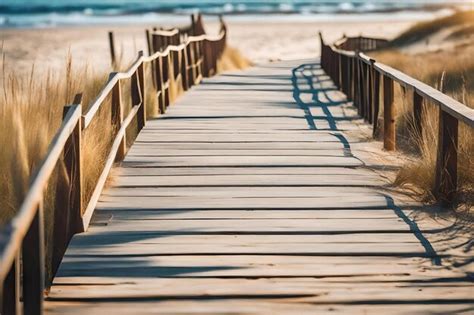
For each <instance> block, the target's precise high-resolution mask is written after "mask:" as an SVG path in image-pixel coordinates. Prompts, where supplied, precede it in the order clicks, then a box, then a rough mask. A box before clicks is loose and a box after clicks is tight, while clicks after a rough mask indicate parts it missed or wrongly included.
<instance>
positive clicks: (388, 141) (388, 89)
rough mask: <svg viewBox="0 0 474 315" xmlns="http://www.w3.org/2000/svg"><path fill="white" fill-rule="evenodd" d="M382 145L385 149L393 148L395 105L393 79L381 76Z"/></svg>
mask: <svg viewBox="0 0 474 315" xmlns="http://www.w3.org/2000/svg"><path fill="white" fill-rule="evenodd" d="M383 110H384V113H383V127H384V128H383V130H384V133H383V146H384V148H385V150H388V151H393V150H395V106H394V104H393V81H392V79H391V78H389V77H388V76H384V77H383Z"/></svg>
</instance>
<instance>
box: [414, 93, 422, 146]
mask: <svg viewBox="0 0 474 315" xmlns="http://www.w3.org/2000/svg"><path fill="white" fill-rule="evenodd" d="M422 111H423V97H422V96H421V95H419V94H418V93H417V92H416V90H414V91H413V127H414V129H415V133H416V134H417V135H418V136H419V137H421V136H422V131H423V129H422V128H423V125H422V117H421V115H422Z"/></svg>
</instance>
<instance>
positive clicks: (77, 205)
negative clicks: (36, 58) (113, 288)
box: [0, 22, 226, 315]
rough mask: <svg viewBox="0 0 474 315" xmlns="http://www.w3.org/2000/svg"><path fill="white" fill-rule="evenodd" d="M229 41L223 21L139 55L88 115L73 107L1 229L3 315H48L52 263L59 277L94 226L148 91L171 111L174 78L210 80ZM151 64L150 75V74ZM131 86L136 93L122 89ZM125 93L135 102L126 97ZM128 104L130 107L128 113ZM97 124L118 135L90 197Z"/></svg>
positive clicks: (185, 83)
mask: <svg viewBox="0 0 474 315" xmlns="http://www.w3.org/2000/svg"><path fill="white" fill-rule="evenodd" d="M225 44H226V27H225V25H224V24H223V22H222V27H221V32H220V33H219V35H217V36H214V37H213V36H207V35H200V36H188V37H187V38H186V40H185V41H184V42H181V43H174V45H169V46H167V47H166V48H165V49H161V50H159V51H158V50H157V51H156V52H154V53H153V54H151V55H149V56H144V54H143V53H142V52H140V53H139V54H138V57H137V59H136V60H135V62H133V64H132V65H131V66H130V67H129V69H128V70H127V71H126V72H118V73H117V72H115V73H111V74H110V76H109V79H108V81H107V83H106V84H105V86H104V88H103V89H102V90H101V91H100V93H99V94H98V96H97V98H96V99H95V100H94V102H93V103H92V104H91V105H90V106H89V107H88V109H87V112H86V113H85V114H82V108H81V96H80V95H77V96H76V98H75V100H74V103H73V105H70V106H66V107H65V108H64V119H63V122H62V125H61V127H60V128H59V130H58V132H57V133H56V135H55V137H54V138H53V140H52V142H51V144H50V146H49V149H48V153H47V155H46V157H45V159H44V160H43V161H42V163H41V164H40V166H39V168H38V169H37V170H36V172H35V174H34V175H33V177H32V181H31V185H30V187H29V190H28V192H27V194H26V197H25V199H24V201H23V203H22V204H21V207H20V209H19V210H18V212H17V214H16V215H15V217H14V218H13V219H12V220H11V222H9V223H8V224H6V225H5V226H4V227H3V228H2V230H1V231H0V257H1V258H0V259H1V260H0V281H1V282H0V283H1V286H0V287H1V289H2V292H1V295H0V298H1V308H0V310H1V314H4V315H7V314H20V313H24V314H28V315H30V314H42V312H43V298H44V287H45V270H46V267H47V265H48V264H51V265H52V266H51V267H52V270H53V273H54V271H55V270H56V269H57V267H58V266H59V263H60V261H61V258H62V256H63V255H64V252H65V250H66V247H67V244H68V242H69V240H70V238H71V237H72V235H73V234H75V233H78V232H81V231H84V230H86V229H87V227H88V225H89V222H90V219H91V217H92V214H93V211H94V209H95V206H96V204H97V201H98V199H99V196H100V194H101V192H102V189H103V187H104V185H105V182H106V179H107V177H108V174H109V172H110V170H111V168H112V166H113V164H114V162H117V161H121V160H122V159H123V158H124V156H125V154H126V151H127V147H128V144H130V143H128V144H127V142H128V141H129V140H128V139H129V137H127V135H128V133H129V132H130V131H131V129H130V128H136V130H133V132H134V133H138V132H139V131H140V130H141V129H142V128H143V127H144V126H145V124H146V119H147V113H146V108H147V104H146V102H147V99H148V98H147V95H146V93H148V92H149V91H152V93H153V94H154V95H152V96H154V97H156V98H157V99H158V103H159V106H160V111H161V112H164V111H165V110H166V107H167V106H168V105H169V102H170V99H169V88H170V85H169V78H170V77H171V76H173V77H174V79H175V82H178V83H177V84H181V85H182V88H183V89H184V90H186V89H188V88H190V87H191V86H192V85H194V84H198V83H199V82H200V80H201V78H202V77H203V76H210V75H212V74H215V73H216V65H217V61H218V59H219V58H220V57H221V55H222V53H223V50H224V48H225ZM145 67H147V69H149V70H150V71H145ZM147 73H148V74H150V76H151V78H150V79H148V78H147V77H146V76H147ZM148 84H151V85H152V86H148ZM125 85H126V87H127V89H128V90H129V91H130V93H129V94H126V93H123V91H122V89H123V88H124V86H125ZM124 95H127V98H130V99H129V100H124V99H123V98H124ZM124 103H127V104H130V108H129V109H128V113H126V111H125V110H124ZM105 110H107V111H108V112H109V113H110V116H108V117H109V118H108V119H107V120H104V119H102V117H103V116H101V115H100V113H101V112H102V111H105ZM99 118H100V119H99ZM98 119H99V121H97V120H98ZM93 124H101V125H109V126H110V129H111V130H112V131H111V133H110V139H108V140H109V142H110V146H109V150H108V154H107V157H106V160H105V162H104V166H103V169H102V171H101V173H100V176H99V178H98V180H97V182H96V184H95V187H94V188H93V190H92V192H91V193H90V194H89V195H87V196H85V194H84V187H83V183H84V182H83V175H84V174H83V173H84V172H83V169H84V167H83V160H84V156H83V153H84V152H83V150H84V146H85V145H89V146H90V145H95V142H90V143H87V142H88V141H90V138H88V136H85V135H87V132H88V130H89V128H91V126H92V125H93ZM89 162H90V163H95V161H94V160H92V161H89ZM60 163H64V169H65V172H66V173H67V180H66V181H64V180H62V181H60V180H58V181H53V180H52V174H53V173H54V170H55V169H56V168H57V166H58V165H59V164H60ZM51 183H55V184H56V185H57V187H56V192H57V193H56V203H55V204H56V206H57V208H55V216H54V219H53V221H54V222H49V224H52V225H53V230H54V237H53V246H52V247H53V248H54V252H53V255H52V256H53V257H52V261H51V262H45V235H44V231H45V221H44V212H43V210H44V207H43V205H44V201H45V199H44V198H45V190H46V189H47V187H48V185H50V184H51ZM58 210H59V211H58ZM20 291H21V293H20ZM20 297H21V300H22V303H21V302H20Z"/></svg>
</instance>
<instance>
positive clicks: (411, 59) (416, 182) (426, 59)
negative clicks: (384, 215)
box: [372, 12, 474, 209]
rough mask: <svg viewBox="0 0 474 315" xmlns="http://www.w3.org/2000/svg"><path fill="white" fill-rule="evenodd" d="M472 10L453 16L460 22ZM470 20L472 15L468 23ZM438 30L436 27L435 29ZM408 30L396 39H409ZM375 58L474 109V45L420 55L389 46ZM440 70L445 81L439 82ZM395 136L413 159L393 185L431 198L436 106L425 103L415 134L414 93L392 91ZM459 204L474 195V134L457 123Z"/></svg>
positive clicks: (469, 202) (466, 203)
mask: <svg viewBox="0 0 474 315" xmlns="http://www.w3.org/2000/svg"><path fill="white" fill-rule="evenodd" d="M466 16H468V17H469V18H470V17H471V16H472V17H473V18H474V14H473V12H469V13H466V14H465V15H464V14H463V15H461V17H462V19H459V16H457V15H456V17H457V21H461V22H462V23H464V21H465V20H464V19H465V18H466ZM453 20H455V19H453V17H450V18H446V19H442V20H441V25H447V24H449V25H453ZM471 22H474V19H473V20H472V21H471ZM433 24H436V23H434V22H431V23H430V24H429V25H431V27H430V28H429V27H428V26H427V24H426V23H425V24H422V25H421V26H418V27H415V28H414V30H415V34H419V33H424V32H427V30H428V29H431V30H432V29H434V26H433ZM437 29H439V28H437ZM408 34H409V32H407V33H405V35H402V36H401V37H400V38H409V37H410V36H409V35H408ZM417 36H418V35H417ZM372 55H373V56H374V57H375V59H376V60H377V61H380V62H383V63H385V64H388V65H390V66H392V67H394V68H397V69H399V70H401V71H403V72H405V73H407V74H409V75H411V76H413V77H415V78H417V79H418V80H420V81H423V82H425V83H427V84H429V85H431V86H433V87H435V88H437V89H440V90H443V91H444V92H445V93H446V94H448V95H450V96H452V97H453V98H454V99H456V100H458V101H460V102H462V103H463V104H465V105H466V106H469V107H471V108H474V58H472V56H474V43H471V44H463V45H458V46H454V47H453V48H452V49H449V50H443V51H437V52H429V53H423V54H416V55H413V54H407V53H402V52H400V51H398V50H396V49H389V50H385V51H381V52H376V53H373V54H372ZM443 73H444V77H443V80H441V78H442V76H443ZM396 93H397V94H398V95H397V96H398V97H396V98H395V99H396V108H397V136H398V146H399V148H400V149H401V150H403V151H405V152H407V153H411V154H412V156H413V157H414V159H413V160H412V161H411V162H409V163H407V164H406V165H404V167H403V168H402V169H401V170H400V172H399V173H398V176H397V179H396V184H398V185H401V186H404V187H408V188H411V189H413V190H414V191H415V192H416V193H417V194H419V195H420V196H421V197H422V198H423V199H424V200H425V201H429V200H433V194H432V191H431V190H432V187H433V183H434V180H435V174H434V169H435V163H436V154H437V152H436V147H437V140H438V138H437V137H438V109H437V107H435V106H434V105H432V104H424V111H423V122H422V123H423V128H422V129H423V131H422V133H421V134H417V133H416V131H415V128H414V124H413V109H412V105H411V104H412V102H411V98H412V92H410V91H404V90H403V89H401V88H398V89H397V90H396ZM458 174H459V179H458V184H459V193H458V194H457V204H456V205H457V207H458V208H463V209H472V207H473V202H474V200H473V196H474V132H473V131H472V129H470V128H468V127H467V126H465V125H464V124H463V123H460V124H459V147H458Z"/></svg>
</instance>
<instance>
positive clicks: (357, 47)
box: [333, 35, 388, 51]
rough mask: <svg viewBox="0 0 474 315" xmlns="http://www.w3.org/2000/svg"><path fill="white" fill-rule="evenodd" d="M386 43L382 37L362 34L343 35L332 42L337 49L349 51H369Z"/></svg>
mask: <svg viewBox="0 0 474 315" xmlns="http://www.w3.org/2000/svg"><path fill="white" fill-rule="evenodd" d="M387 45H388V40H386V39H383V38H373V37H364V36H357V37H346V36H345V35H344V36H343V37H342V38H341V39H340V40H338V41H336V42H335V43H334V44H333V46H334V47H335V48H337V49H341V50H350V51H371V50H377V49H381V48H384V47H386V46H387Z"/></svg>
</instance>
